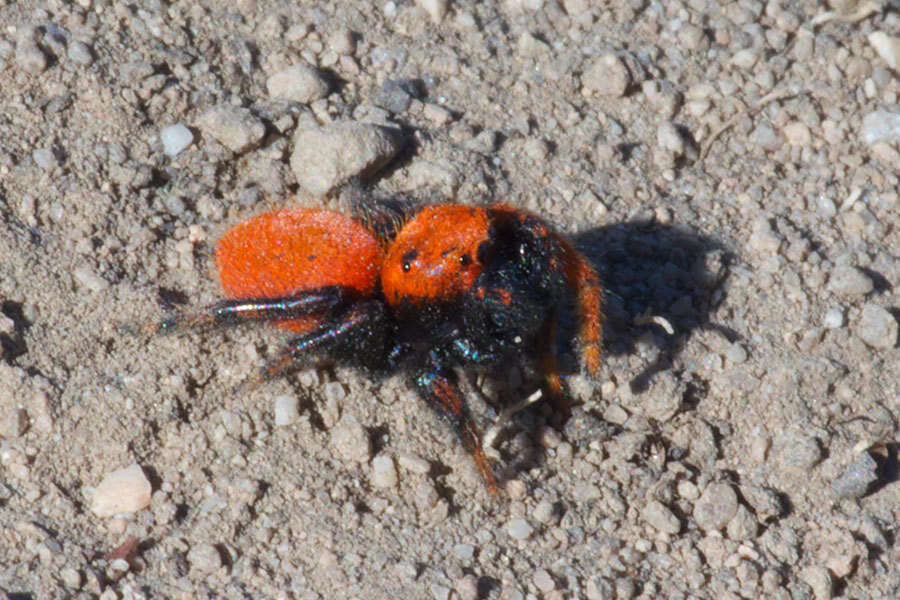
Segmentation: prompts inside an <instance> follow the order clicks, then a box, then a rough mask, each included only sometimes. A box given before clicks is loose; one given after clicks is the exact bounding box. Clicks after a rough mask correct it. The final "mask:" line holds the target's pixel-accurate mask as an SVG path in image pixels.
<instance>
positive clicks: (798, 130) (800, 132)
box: [781, 121, 812, 147]
mask: <svg viewBox="0 0 900 600" xmlns="http://www.w3.org/2000/svg"><path fill="white" fill-rule="evenodd" d="M781 131H782V133H783V134H784V137H785V139H787V142H788V144H790V145H791V146H803V147H806V146H809V145H810V144H811V143H812V134H811V133H810V132H809V127H807V126H806V124H805V123H803V122H802V121H791V122H790V123H788V124H787V125H785V126H784V128H783V129H782V130H781Z"/></svg>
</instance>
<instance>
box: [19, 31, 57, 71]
mask: <svg viewBox="0 0 900 600" xmlns="http://www.w3.org/2000/svg"><path fill="white" fill-rule="evenodd" d="M16 64H17V65H18V66H19V68H20V69H22V70H23V71H25V72H27V73H31V74H32V75H39V74H40V73H43V72H44V71H45V70H46V69H47V66H48V65H49V61H48V60H47V55H46V54H44V51H43V50H41V48H40V46H38V45H37V43H35V42H34V41H33V40H31V39H22V40H19V43H18V44H16Z"/></svg>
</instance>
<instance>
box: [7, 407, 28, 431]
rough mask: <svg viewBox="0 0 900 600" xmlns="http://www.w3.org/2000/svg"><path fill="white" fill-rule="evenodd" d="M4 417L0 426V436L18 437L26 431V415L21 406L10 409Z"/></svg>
mask: <svg viewBox="0 0 900 600" xmlns="http://www.w3.org/2000/svg"><path fill="white" fill-rule="evenodd" d="M5 416H6V418H5V419H4V423H2V426H0V436H4V437H19V436H21V435H24V434H25V432H26V431H28V413H26V412H25V409H24V408H22V407H21V406H14V407H12V410H11V411H10V412H9V414H8V415H5Z"/></svg>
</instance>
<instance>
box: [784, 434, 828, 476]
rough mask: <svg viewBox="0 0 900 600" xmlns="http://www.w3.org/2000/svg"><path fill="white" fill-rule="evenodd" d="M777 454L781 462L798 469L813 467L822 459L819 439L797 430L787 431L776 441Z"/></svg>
mask: <svg viewBox="0 0 900 600" xmlns="http://www.w3.org/2000/svg"><path fill="white" fill-rule="evenodd" d="M775 445H776V449H777V456H778V457H779V460H780V462H781V464H783V465H787V466H789V467H794V468H796V469H800V470H805V469H811V468H813V467H814V466H816V465H817V464H819V462H820V461H821V460H822V447H821V445H819V441H818V440H817V439H816V438H815V437H813V436H811V435H806V434H803V433H801V432H797V431H787V432H785V433H784V434H783V435H782V436H781V437H780V438H779V439H778V440H777V441H776V444H775Z"/></svg>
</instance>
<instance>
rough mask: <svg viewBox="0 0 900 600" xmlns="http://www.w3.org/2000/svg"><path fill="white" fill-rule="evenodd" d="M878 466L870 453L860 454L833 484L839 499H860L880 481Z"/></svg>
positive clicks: (832, 487)
mask: <svg viewBox="0 0 900 600" xmlns="http://www.w3.org/2000/svg"><path fill="white" fill-rule="evenodd" d="M877 469H878V464H877V463H876V462H875V459H874V458H872V455H871V454H869V453H868V452H863V453H862V454H860V455H859V456H858V457H857V459H856V460H854V461H853V462H852V463H851V464H850V465H849V466H848V467H847V468H846V469H844V472H843V473H841V475H840V476H839V477H838V478H837V479H835V480H834V481H833V482H832V484H831V489H832V490H833V491H834V495H835V496H837V497H838V498H859V497H860V496H864V495H865V494H866V492H867V491H868V490H869V486H871V485H872V484H873V483H875V482H876V481H878V473H877Z"/></svg>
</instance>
